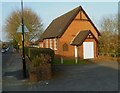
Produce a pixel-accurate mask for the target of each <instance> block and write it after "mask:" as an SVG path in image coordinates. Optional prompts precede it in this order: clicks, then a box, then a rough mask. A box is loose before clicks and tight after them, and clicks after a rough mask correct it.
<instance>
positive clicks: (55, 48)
mask: <svg viewBox="0 0 120 93" xmlns="http://www.w3.org/2000/svg"><path fill="white" fill-rule="evenodd" d="M54 50H57V38H54Z"/></svg>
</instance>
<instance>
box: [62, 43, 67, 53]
mask: <svg viewBox="0 0 120 93" xmlns="http://www.w3.org/2000/svg"><path fill="white" fill-rule="evenodd" d="M63 51H68V45H67V44H66V43H64V44H63Z"/></svg>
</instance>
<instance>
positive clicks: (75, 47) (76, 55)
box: [74, 46, 78, 58]
mask: <svg viewBox="0 0 120 93" xmlns="http://www.w3.org/2000/svg"><path fill="white" fill-rule="evenodd" d="M74 49H75V58H77V57H78V49H77V46H74Z"/></svg>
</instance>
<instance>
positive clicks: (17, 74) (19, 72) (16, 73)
mask: <svg viewBox="0 0 120 93" xmlns="http://www.w3.org/2000/svg"><path fill="white" fill-rule="evenodd" d="M9 76H12V77H15V78H16V79H17V80H23V79H24V77H23V70H17V71H12V72H6V73H5V74H4V77H9Z"/></svg>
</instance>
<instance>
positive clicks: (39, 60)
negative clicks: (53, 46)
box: [32, 54, 51, 67]
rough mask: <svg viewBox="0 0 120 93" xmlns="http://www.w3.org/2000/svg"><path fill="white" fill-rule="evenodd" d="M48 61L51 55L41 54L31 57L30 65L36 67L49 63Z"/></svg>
mask: <svg viewBox="0 0 120 93" xmlns="http://www.w3.org/2000/svg"><path fill="white" fill-rule="evenodd" d="M50 61H51V57H50V56H49V55H46V54H45V55H44V54H41V55H40V56H36V57H34V58H33V60H32V65H33V67H38V66H40V65H43V64H49V62H50Z"/></svg>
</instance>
